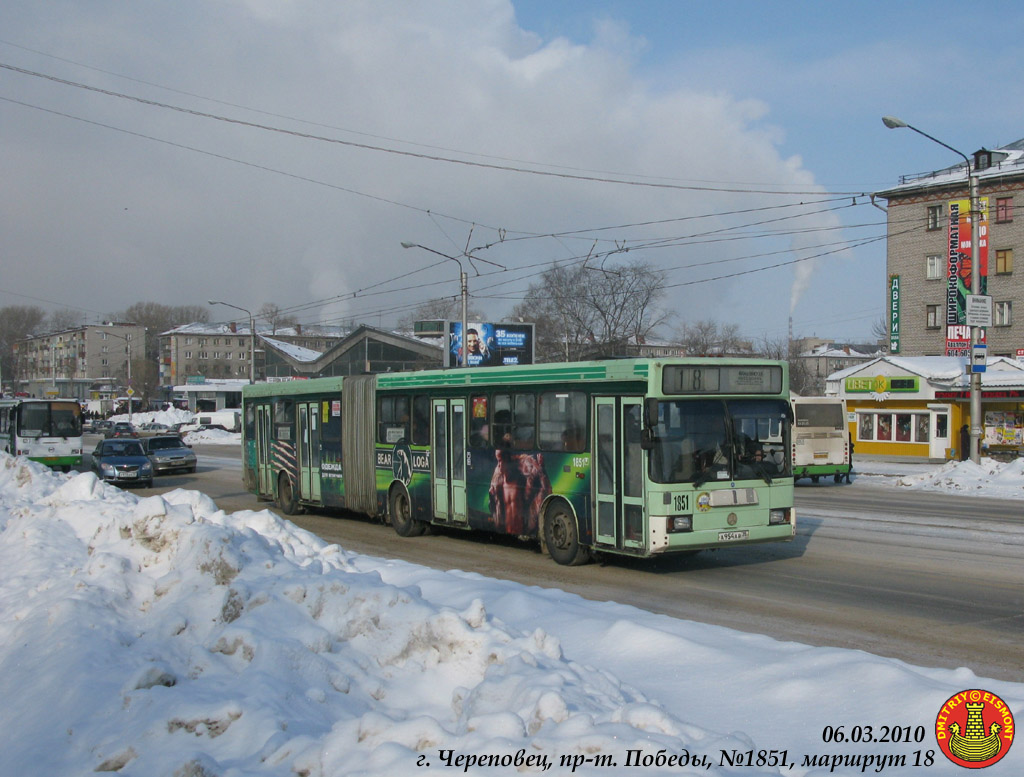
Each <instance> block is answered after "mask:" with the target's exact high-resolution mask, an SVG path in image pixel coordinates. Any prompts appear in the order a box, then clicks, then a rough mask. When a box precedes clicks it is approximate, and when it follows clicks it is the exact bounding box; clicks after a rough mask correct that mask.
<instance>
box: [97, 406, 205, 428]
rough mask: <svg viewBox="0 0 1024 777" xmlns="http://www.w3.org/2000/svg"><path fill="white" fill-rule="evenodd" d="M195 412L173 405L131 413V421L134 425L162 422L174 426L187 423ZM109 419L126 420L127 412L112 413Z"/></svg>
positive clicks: (115, 421) (114, 420)
mask: <svg viewBox="0 0 1024 777" xmlns="http://www.w3.org/2000/svg"><path fill="white" fill-rule="evenodd" d="M194 417H195V414H194V413H192V412H190V411H188V410H181V409H179V408H176V407H173V408H171V409H170V410H156V411H152V412H148V411H147V412H145V413H132V417H131V422H132V423H133V424H135V425H136V426H139V425H140V424H152V423H157V424H164V425H165V426H174V425H175V424H188V423H191V422H192V419H193V418H194ZM110 420H111V421H113V422H114V423H117V422H118V421H128V420H129V419H128V414H127V413H121V414H120V415H113V416H111V417H110Z"/></svg>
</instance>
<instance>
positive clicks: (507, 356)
mask: <svg viewBox="0 0 1024 777" xmlns="http://www.w3.org/2000/svg"><path fill="white" fill-rule="evenodd" d="M447 329H448V349H447V351H446V352H445V366H446V367H462V366H467V367H500V366H503V365H509V364H533V324H494V323H488V322H479V323H475V322H472V321H471V322H469V323H468V324H467V325H466V337H465V351H464V349H463V337H462V322H461V321H449V322H448V326H447ZM463 358H465V364H464V363H463Z"/></svg>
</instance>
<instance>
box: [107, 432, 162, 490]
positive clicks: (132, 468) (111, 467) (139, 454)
mask: <svg viewBox="0 0 1024 777" xmlns="http://www.w3.org/2000/svg"><path fill="white" fill-rule="evenodd" d="M92 471H93V472H95V473H96V475H97V477H99V478H101V479H103V480H105V481H107V482H108V483H117V484H118V485H119V486H126V485H127V486H130V485H135V484H140V485H143V486H152V485H153V462H151V461H150V460H149V456H147V455H146V449H145V447H143V445H142V443H141V442H140V441H139V440H133V439H123V438H122V439H110V440H103V441H102V442H101V443H100V444H99V445H97V446H96V450H94V451H93V452H92Z"/></svg>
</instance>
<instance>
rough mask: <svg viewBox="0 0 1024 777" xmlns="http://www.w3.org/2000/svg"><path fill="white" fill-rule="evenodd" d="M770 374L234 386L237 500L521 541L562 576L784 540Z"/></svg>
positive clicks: (427, 376)
mask: <svg viewBox="0 0 1024 777" xmlns="http://www.w3.org/2000/svg"><path fill="white" fill-rule="evenodd" d="M788 385H789V383H788V375H787V366H786V363H785V362H777V361H766V360H759V359H724V358H699V359H698V358H694V359H622V360H609V361H593V362H567V363H553V364H535V365H522V366H509V367H486V368H479V367H478V368H461V369H460V368H454V369H446V370H425V371H419V372H404V373H401V372H400V373H382V374H377V375H360V376H354V377H344V378H316V379H312V380H302V381H283V382H277V383H258V384H253V385H249V386H246V387H244V389H243V392H242V406H243V430H242V435H243V456H244V461H243V469H244V481H245V485H246V488H247V489H248V490H249V491H250V492H252V493H254V494H256V495H257V496H258V497H259V498H261V499H265V500H272V501H275V502H276V503H277V505H278V507H279V508H280V509H281V510H282V511H283V512H284V513H285V514H288V515H291V514H294V513H295V512H297V511H298V510H300V509H302V508H303V507H310V508H318V507H336V508H344V509H348V510H353V511H357V512H360V513H365V514H367V515H370V516H377V517H380V518H382V519H385V520H389V521H390V523H391V525H392V526H393V527H394V529H395V531H397V532H398V534H400V535H402V536H407V537H408V536H415V535H419V534H422V533H423V532H424V531H425V530H426V529H427V528H428V527H429V526H430V525H432V524H433V525H442V526H450V527H458V528H464V529H470V530H478V531H489V532H498V533H501V534H509V535H514V536H517V537H520V538H523V539H525V540H532V541H538V542H539V543H540V545H541V548H542V550H545V551H546V552H547V553H549V554H550V555H551V557H552V558H553V559H554V560H555V561H557V562H558V563H561V564H581V563H584V562H585V561H587V560H588V559H589V558H590V557H591V556H592V555H593V554H601V553H614V554H625V555H632V556H641V557H649V556H655V555H659V554H664V553H672V552H693V551H697V550H702V549H708V548H719V547H725V546H731V545H746V544H751V543H760V542H774V541H780V540H790V539H792V538H793V536H794V535H795V532H796V516H795V513H794V510H793V475H792V469H791V463H790V456H789V446H790V429H791V425H792V411H791V409H790V404H789V389H788Z"/></svg>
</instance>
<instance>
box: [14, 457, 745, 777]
mask: <svg viewBox="0 0 1024 777" xmlns="http://www.w3.org/2000/svg"><path fill="white" fill-rule="evenodd" d="M353 558H354V557H353V556H351V555H350V554H347V553H346V552H344V551H343V550H341V549H340V548H339V547H338V546H336V545H330V546H328V545H325V544H324V543H323V542H321V541H320V540H318V539H317V538H316V537H315V536H313V535H311V534H309V533H307V532H304V531H302V530H300V529H298V528H296V527H295V526H293V525H291V524H289V523H287V522H285V521H282V520H281V519H279V518H278V517H277V516H275V515H274V514H272V513H270V512H268V511H262V512H252V511H242V512H238V513H234V514H231V515H228V514H225V513H224V512H222V511H218V510H217V509H216V506H215V505H214V503H213V502H212V500H210V499H209V498H208V497H206V496H204V495H202V494H199V493H198V492H194V491H182V490H177V491H172V492H170V493H168V494H165V495H164V496H162V497H161V496H153V497H148V498H140V497H137V496H135V495H133V494H128V493H125V492H122V491H120V490H119V489H117V488H114V487H112V486H108V485H105V484H103V483H101V482H100V481H98V480H97V479H96V478H95V476H93V475H92V474H91V473H83V474H77V475H54V474H52V473H50V472H49V471H48V470H46V469H45V468H43V467H41V466H39V465H36V464H33V463H31V462H27V461H24V460H22V459H14V458H11V457H10V456H7V455H6V454H0V570H3V572H2V576H0V646H3V647H2V649H0V698H3V699H6V700H8V701H9V702H11V701H13V700H17V703H8V704H5V705H2V708H0V728H2V730H3V731H4V732H5V734H6V736H5V740H6V743H5V745H4V751H5V752H4V754H3V756H2V760H3V762H4V763H5V764H6V766H5V771H6V773H8V774H54V775H69V774H88V773H92V772H93V771H119V773H121V774H135V775H163V774H166V775H171V774H175V775H178V774H180V775H186V774H187V775H205V776H207V777H212V776H213V775H227V774H246V775H250V774H275V775H290V774H304V775H311V776H312V775H325V776H326V775H330V776H331V777H340V776H341V775H348V774H374V775H405V774H410V773H413V772H414V771H416V766H417V763H418V759H420V758H421V757H422V758H424V759H427V760H428V761H430V762H431V763H432V764H433V765H434V766H435V767H436V766H441V765H442V764H439V763H438V761H437V759H438V755H439V751H444V750H452V751H454V753H455V754H475V755H485V754H486V755H492V756H495V757H496V758H498V759H505V760H504V761H499V762H501V763H509V764H512V763H514V762H516V759H517V758H518V759H521V760H520V762H521V763H525V764H529V765H532V766H537V767H538V768H535V769H534V768H530V769H526V770H525V771H526V772H527V773H540V772H541V771H542V768H540V767H542V765H543V764H544V763H548V764H550V765H551V767H552V772H551V773H553V774H558V773H559V772H560V770H559V763H560V760H559V759H560V757H562V756H564V755H565V754H585V755H589V756H590V757H593V756H595V755H599V754H602V753H608V754H609V755H610V756H614V757H615V758H619V759H621V757H622V755H623V754H624V752H625V751H626V750H629V749H637V750H643V751H644V752H645V753H651V754H654V753H656V752H657V751H658V750H662V749H664V750H667V752H668V753H670V754H671V753H676V754H678V753H679V752H680V751H681V750H682V749H684V748H687V747H689V748H691V749H692V748H693V747H694V745H695V744H699V745H700V749H701V750H706V751H708V752H712V753H716V754H717V753H718V752H719V749H720V748H737V749H742V750H747V749H749V748H750V747H751V746H752V743H751V742H750V741H749V739H747V738H746V737H742V736H722V735H719V734H715V733H712V732H710V731H707V730H704V729H702V728H700V727H697V726H693V725H690V724H687V723H684V722H683V721H681V720H679V719H678V718H677V717H675V716H674V715H673V714H671V713H670V712H668V711H667V710H666V709H664V708H663V707H662V706H661V705H660V704H658V703H656V702H653V701H651V700H649V699H647V698H645V696H644V695H643V694H642V693H640V692H639V691H637V690H635V689H633V688H630V687H628V686H627V685H625V684H624V683H622V682H621V681H620V680H619V679H617V678H616V677H615V676H613V675H612V674H611V673H609V672H607V671H602V670H595V669H592V668H585V667H583V666H580V665H578V664H576V663H574V662H572V661H569V660H567V659H566V658H565V657H564V656H563V655H562V651H561V648H560V646H559V641H558V640H557V639H555V638H554V637H552V636H551V635H550V634H547V633H545V632H544V631H542V630H541V629H535V630H533V631H519V630H517V629H515V628H511V627H508V626H506V625H504V624H503V623H502V622H501V621H500V620H498V619H497V618H495V617H493V616H491V615H489V614H488V612H487V610H486V609H485V607H484V605H483V603H482V602H481V600H479V599H477V600H475V601H473V602H472V603H471V604H470V605H469V606H468V607H466V608H465V609H464V610H462V611H457V610H455V609H452V608H448V607H444V606H438V605H436V604H432V603H431V602H429V601H427V600H425V599H424V598H423V596H422V595H421V593H420V591H419V589H418V588H417V587H415V586H412V585H410V586H396V585H392V584H387V583H385V582H383V581H382V579H381V576H380V574H378V573H377V572H375V571H360V570H359V569H358V568H357V567H356V566H354V565H353V564H352V563H351V561H352V559H353ZM623 627H625V624H623ZM619 638H620V639H622V638H628V629H627V633H623V634H621V635H620V637H619ZM453 757H455V756H453ZM526 759H531V760H529V761H527V760H526ZM545 759H546V760H545ZM454 765H455V764H454V761H453V762H452V765H451V766H452V767H454ZM435 771H437V769H435ZM441 771H446V770H444V769H442V770H441ZM457 771H458V773H465V772H464V771H463V769H461V768H460V769H458V770H457ZM607 771H608V770H607V768H600V769H598V768H588V767H586V766H581V767H580V768H578V769H577V770H576V772H575V773H576V774H583V775H586V774H598V773H602V774H603V773H607ZM644 771H645V773H649V772H650V771H651V770H650V769H647V770H644ZM655 771H656V770H655ZM672 771H673V772H676V771H678V769H675V770H672ZM759 771H760V770H758V769H746V770H744V773H745V774H750V773H758V772H759ZM453 773H454V772H453ZM468 773H470V774H475V773H488V774H494V773H495V771H494V770H493V769H486V770H483V771H479V770H477V769H475V768H474V769H470V770H468ZM501 773H509V774H512V773H517V770H516V769H515V768H509V769H508V771H507V772H505V771H501ZM712 773H714V772H712Z"/></svg>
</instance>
